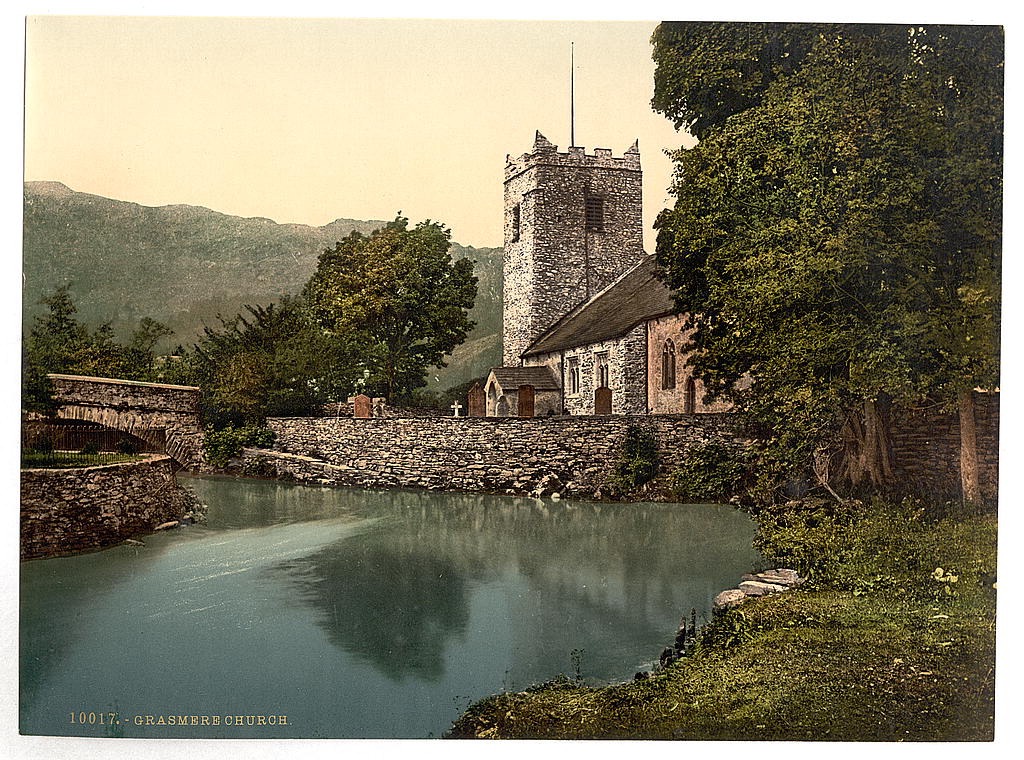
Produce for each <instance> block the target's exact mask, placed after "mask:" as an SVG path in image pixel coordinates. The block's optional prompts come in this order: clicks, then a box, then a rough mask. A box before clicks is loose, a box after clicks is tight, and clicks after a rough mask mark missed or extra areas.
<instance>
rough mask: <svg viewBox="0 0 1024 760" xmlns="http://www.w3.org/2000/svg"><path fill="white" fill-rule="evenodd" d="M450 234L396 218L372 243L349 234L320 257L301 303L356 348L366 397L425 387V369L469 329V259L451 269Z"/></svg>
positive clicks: (472, 294)
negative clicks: (364, 376) (363, 372)
mask: <svg viewBox="0 0 1024 760" xmlns="http://www.w3.org/2000/svg"><path fill="white" fill-rule="evenodd" d="M450 244H451V233H450V231H449V230H448V229H447V228H446V227H444V226H442V225H440V224H438V223H436V222H431V221H424V222H421V223H419V224H417V225H416V226H415V227H413V228H411V229H410V228H409V224H408V219H406V218H404V217H402V216H398V217H397V218H396V219H395V220H394V221H393V222H390V223H388V224H387V225H386V226H385V227H384V228H383V229H380V230H377V231H375V232H374V233H373V234H372V235H370V236H365V235H361V234H359V233H358V232H353V233H352V234H351V235H349V236H348V237H347V238H345V239H344V240H342V241H340V242H339V243H338V244H337V245H336V246H335V247H334V249H333V250H326V251H324V253H323V254H322V255H321V256H320V259H319V262H318V264H317V268H316V271H315V272H314V273H313V276H312V278H310V280H309V282H308V283H307V284H306V287H305V290H304V291H303V297H304V299H305V300H306V301H307V303H308V304H309V308H310V312H311V313H312V315H313V317H314V319H315V320H316V322H317V324H319V325H320V326H322V327H323V328H324V329H326V330H328V331H329V333H330V334H331V335H332V336H334V337H335V338H336V339H338V340H342V341H345V342H346V344H347V345H355V346H357V347H358V354H359V359H358V361H359V364H360V365H361V366H362V367H365V369H366V370H368V371H369V373H370V375H369V378H368V382H367V390H368V391H369V392H372V393H380V394H383V395H385V396H387V397H388V398H395V397H396V396H399V395H401V394H405V393H408V392H410V391H412V390H414V389H415V388H418V387H421V386H423V385H424V384H425V383H426V374H427V369H428V368H429V367H432V366H434V367H444V366H446V364H445V356H446V355H447V354H449V353H451V351H452V350H453V349H454V348H455V347H456V346H458V345H459V344H460V343H462V342H463V341H464V340H465V339H466V334H467V333H468V332H469V331H470V330H471V329H472V328H473V322H472V321H471V320H470V319H469V317H468V312H469V310H470V309H471V308H472V307H473V302H474V300H475V298H476V277H474V276H473V263H472V262H471V261H470V260H469V259H460V260H458V261H454V262H453V261H452V259H451V256H450V255H449V253H448V248H449V246H450Z"/></svg>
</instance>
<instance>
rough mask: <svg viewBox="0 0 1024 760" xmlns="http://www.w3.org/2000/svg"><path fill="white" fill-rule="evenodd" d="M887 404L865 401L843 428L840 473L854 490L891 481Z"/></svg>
mask: <svg viewBox="0 0 1024 760" xmlns="http://www.w3.org/2000/svg"><path fill="white" fill-rule="evenodd" d="M887 412H888V403H887V402H886V401H885V400H884V399H879V400H877V401H876V400H874V399H868V400H865V401H864V402H863V403H862V404H861V408H860V409H859V410H858V411H857V412H854V413H853V414H851V415H850V417H849V419H848V420H847V423H846V426H845V428H844V429H843V443H844V448H845V452H844V460H845V466H844V468H843V474H844V475H845V477H846V479H847V480H849V481H850V484H851V485H853V486H854V487H855V488H858V487H864V486H871V487H873V488H882V487H883V486H885V485H887V484H888V483H889V482H890V481H891V480H892V453H891V450H890V443H889V416H888V414H887Z"/></svg>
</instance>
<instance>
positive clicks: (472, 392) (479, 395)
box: [468, 383, 487, 417]
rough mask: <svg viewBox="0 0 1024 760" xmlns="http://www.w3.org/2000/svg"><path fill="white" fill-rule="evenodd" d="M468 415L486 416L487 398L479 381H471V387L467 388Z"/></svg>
mask: <svg viewBox="0 0 1024 760" xmlns="http://www.w3.org/2000/svg"><path fill="white" fill-rule="evenodd" d="M468 401H469V416H470V417H486V416H487V400H486V394H485V393H484V389H483V388H481V387H480V383H473V387H472V388H470V389H469V399H468Z"/></svg>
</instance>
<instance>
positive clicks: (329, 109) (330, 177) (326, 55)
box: [25, 17, 692, 251]
mask: <svg viewBox="0 0 1024 760" xmlns="http://www.w3.org/2000/svg"><path fill="white" fill-rule="evenodd" d="M27 26H28V28H27V57H26V60H27V63H26V145H25V178H26V179H28V180H57V181H60V182H64V183H65V184H67V185H68V186H70V187H71V188H73V189H75V190H79V191H83V192H89V193H95V194H98V195H104V196H107V197H110V198H117V199H122V200H129V201H135V202H137V203H142V204H145V205H151V206H155V205H163V204H170V203H189V204H196V205H201V206H207V207H209V208H212V209H215V210H217V211H222V212H225V213H229V214H237V215H240V216H264V217H269V218H271V219H273V220H275V221H277V222H299V223H304V224H314V225H320V224H325V223H327V222H330V221H332V220H334V219H336V218H338V217H352V218H357V219H371V218H372V219H389V218H392V217H393V215H394V214H395V212H397V211H398V210H399V209H401V210H402V212H403V213H404V214H405V215H406V216H408V217H409V218H410V219H412V220H413V221H418V220H420V219H424V218H431V219H436V220H440V221H443V222H445V223H446V224H448V225H449V226H451V227H452V230H453V236H454V238H455V239H456V240H457V241H459V242H461V243H463V244H468V245H476V246H490V245H501V242H502V241H501V230H502V223H501V222H502V220H501V215H502V200H501V199H502V195H501V193H502V187H501V180H502V170H503V167H504V163H505V154H506V153H511V154H513V155H519V154H520V153H523V152H525V151H527V150H528V149H529V148H530V146H531V144H532V141H533V134H534V130H537V129H539V130H540V131H541V132H542V133H544V134H545V135H546V136H547V137H548V138H549V139H550V140H552V141H553V142H555V143H556V144H558V145H559V147H560V149H561V150H565V149H566V146H567V145H568V142H569V140H568V136H569V81H568V80H569V43H570V41H575V43H576V142H577V144H579V145H584V146H586V147H587V148H588V152H590V149H592V148H594V147H607V148H611V149H612V151H613V154H614V155H621V154H622V152H623V151H624V150H625V149H626V148H627V147H629V145H630V144H631V143H632V142H633V140H634V139H636V138H639V139H640V149H641V159H642V163H643V167H644V222H645V226H646V227H647V231H646V236H645V244H646V247H647V249H648V250H649V251H652V250H653V241H654V234H653V232H652V231H651V229H650V226H651V223H652V222H653V220H654V217H655V215H656V214H657V213H658V211H659V210H660V209H662V208H663V207H664V206H665V205H667V204H668V203H669V196H668V193H667V187H668V185H669V182H670V179H671V170H672V167H671V162H670V161H669V159H668V158H667V156H665V155H664V153H663V151H664V150H665V149H666V148H676V147H678V146H680V145H682V144H684V143H685V144H687V145H689V144H692V138H690V137H689V136H688V135H686V134H683V133H677V132H676V131H675V130H674V128H673V127H672V125H671V124H670V123H669V122H668V121H667V120H666V119H665V118H664V117H662V116H660V115H657V114H655V113H653V112H652V111H651V108H650V98H651V91H652V86H653V84H652V82H653V79H652V77H653V71H654V65H653V63H652V61H651V55H650V42H649V40H650V35H651V32H652V31H653V29H654V27H655V23H654V22H650V23H645V22H508V21H394V20H317V19H215V18H207V19H200V18H126V17H33V18H30V19H29V21H28V25H27Z"/></svg>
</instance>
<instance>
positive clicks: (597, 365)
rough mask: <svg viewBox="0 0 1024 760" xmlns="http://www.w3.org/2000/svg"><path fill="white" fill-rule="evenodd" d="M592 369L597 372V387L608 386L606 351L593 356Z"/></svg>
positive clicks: (608, 374)
mask: <svg viewBox="0 0 1024 760" xmlns="http://www.w3.org/2000/svg"><path fill="white" fill-rule="evenodd" d="M594 369H595V372H596V374H597V387H598V388H608V387H610V385H609V383H610V380H611V372H610V370H609V366H608V352H607V351H605V352H604V353H600V354H596V355H595V356H594Z"/></svg>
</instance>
